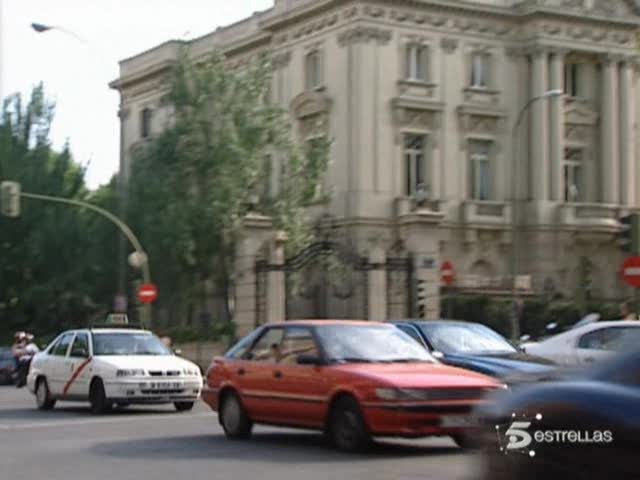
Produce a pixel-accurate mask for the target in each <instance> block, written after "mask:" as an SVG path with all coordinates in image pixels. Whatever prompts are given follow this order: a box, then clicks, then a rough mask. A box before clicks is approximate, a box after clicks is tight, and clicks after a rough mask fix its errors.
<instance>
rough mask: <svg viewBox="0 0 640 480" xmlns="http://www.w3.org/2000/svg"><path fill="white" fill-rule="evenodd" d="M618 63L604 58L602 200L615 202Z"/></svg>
mask: <svg viewBox="0 0 640 480" xmlns="http://www.w3.org/2000/svg"><path fill="white" fill-rule="evenodd" d="M617 93H618V64H617V62H616V61H615V60H614V58H613V57H612V56H609V55H607V56H604V57H603V59H602V112H601V122H600V125H601V127H600V128H601V130H600V143H601V148H600V152H601V155H600V175H601V178H602V195H601V200H602V201H603V202H604V203H612V204H615V203H617V202H618V199H619V198H620V197H619V194H618V187H619V172H620V169H619V158H618V147H619V143H620V141H619V136H618V117H617V111H618V110H617V104H618V102H617Z"/></svg>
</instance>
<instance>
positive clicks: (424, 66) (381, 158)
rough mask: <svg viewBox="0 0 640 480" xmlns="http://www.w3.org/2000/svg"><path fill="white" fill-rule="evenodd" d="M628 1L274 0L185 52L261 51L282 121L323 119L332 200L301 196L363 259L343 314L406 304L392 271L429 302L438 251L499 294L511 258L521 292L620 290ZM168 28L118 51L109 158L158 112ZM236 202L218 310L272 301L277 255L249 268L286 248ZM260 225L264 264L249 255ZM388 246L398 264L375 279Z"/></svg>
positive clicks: (637, 11) (152, 126) (633, 108)
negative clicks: (147, 46) (242, 226)
mask: <svg viewBox="0 0 640 480" xmlns="http://www.w3.org/2000/svg"><path fill="white" fill-rule="evenodd" d="M639 15H640V6H639V5H638V2H634V1H626V0H606V1H605V0H393V1H392V0H276V1H275V5H274V6H273V8H271V9H269V10H267V11H264V12H258V13H255V14H254V15H253V16H252V17H250V18H247V19H246V20H243V21H241V22H239V23H236V24H234V25H231V26H228V27H225V28H219V29H217V30H216V31H214V32H212V33H210V34H208V35H206V36H203V37H201V38H197V39H195V40H192V41H190V42H189V43H190V48H191V52H192V53H193V55H195V56H197V55H200V54H205V53H206V52H208V51H211V49H214V48H218V49H221V50H223V51H224V52H225V53H226V55H227V56H228V59H229V62H230V64H231V65H232V66H234V65H241V64H242V63H243V62H247V61H248V60H249V59H250V58H251V57H252V56H254V55H256V54H257V53H259V52H269V53H270V54H271V55H272V58H273V63H274V69H275V71H274V76H273V85H272V90H271V97H272V98H271V100H272V101H273V102H277V103H278V104H280V105H281V106H283V107H284V108H286V109H288V110H289V111H290V112H291V115H292V117H293V118H294V121H295V124H296V128H297V132H296V133H297V135H299V137H300V139H301V141H307V140H310V139H313V138H314V136H316V135H322V134H328V135H329V136H330V137H331V138H332V140H333V145H332V152H331V155H332V163H331V165H330V168H329V171H328V172H327V175H326V179H325V185H324V187H325V188H326V189H327V191H329V192H331V194H332V196H331V198H332V200H331V202H330V204H329V205H327V206H326V207H324V208H320V209H319V210H318V212H317V213H318V216H319V218H322V219H323V222H324V224H325V225H331V226H332V227H333V230H332V231H333V233H332V234H331V235H329V237H328V238H329V240H330V242H326V243H325V248H324V250H327V249H329V250H330V249H331V248H332V247H331V245H336V244H340V245H342V246H345V245H348V249H349V250H350V251H351V252H354V253H355V255H356V257H357V258H359V259H360V260H362V259H364V264H365V268H363V269H362V270H363V271H362V275H363V276H364V277H363V278H365V277H366V280H367V281H366V282H365V283H364V285H366V287H365V290H366V291H365V292H364V293H363V294H362V295H364V296H365V297H366V298H365V301H364V303H363V305H365V307H363V308H364V310H362V309H360V310H358V309H356V312H358V314H356V315H355V316H362V315H364V316H368V317H369V318H375V319H385V318H388V317H390V316H399V315H409V314H414V313H415V312H413V311H412V307H411V300H409V306H408V307H407V308H404V306H403V305H404V301H403V300H398V298H399V297H397V298H395V297H393V295H399V296H401V295H402V294H403V293H402V292H403V291H404V292H408V291H410V290H411V288H409V285H410V283H406V282H405V280H406V279H407V278H408V279H409V281H413V282H414V283H415V281H416V280H422V281H423V282H424V285H425V288H426V297H427V300H428V301H427V309H426V310H427V316H429V317H435V316H437V315H438V314H439V311H438V310H439V296H438V295H439V287H440V285H439V278H440V273H439V265H441V263H442V262H443V261H445V260H448V261H450V262H451V263H453V265H454V268H455V271H456V278H457V283H456V287H455V288H456V289H457V290H459V291H461V292H464V291H478V290H480V291H484V292H487V293H491V292H493V293H495V294H501V295H508V294H509V292H510V291H511V289H512V286H513V282H514V279H513V277H512V273H513V272H515V273H517V274H518V276H519V282H520V284H521V285H520V286H521V287H522V289H523V290H525V291H526V293H527V294H531V295H535V294H540V293H542V292H543V291H547V292H551V291H556V292H561V293H563V294H565V295H567V296H572V295H574V294H576V292H577V290H579V289H580V288H587V289H588V290H589V292H590V295H592V296H593V297H594V298H602V299H619V298H622V297H624V296H626V295H628V294H629V293H630V292H629V291H627V290H626V287H624V286H623V285H622V284H621V282H620V280H619V277H618V274H617V271H618V268H619V265H620V263H621V261H622V259H623V254H622V253H621V252H620V250H619V248H617V245H616V241H615V240H616V234H618V233H619V232H620V228H621V226H620V223H619V218H620V216H621V215H623V214H626V213H628V212H629V211H632V210H634V209H637V208H638V206H639V204H640V181H639V180H638V179H640V158H639V155H640V145H638V137H637V135H636V132H637V128H638V125H637V118H638V115H639V114H640V112H639V111H638V109H639V105H640V102H639V101H638V98H637V96H638V95H637V91H638V82H639V75H638V66H639V65H640V64H639V62H638V58H637V56H636V54H637V53H636V51H637V36H636V34H637V31H638V25H639V23H640V16H639ZM181 45H182V42H180V41H168V42H166V43H164V44H162V45H159V46H157V47H155V48H153V49H151V50H149V51H146V52H143V53H141V54H139V55H137V56H135V57H132V58H129V59H126V60H124V61H122V62H121V74H120V78H119V79H117V80H116V81H114V82H113V84H112V87H113V88H115V89H118V90H119V91H120V93H121V99H122V103H121V122H122V134H123V153H122V170H123V172H124V175H125V176H126V175H127V171H128V166H129V161H130V151H131V148H133V147H134V146H135V145H136V144H137V143H138V142H140V141H144V139H145V138H147V137H149V136H151V135H153V133H154V132H157V131H158V130H159V129H162V128H163V125H164V124H165V123H164V122H166V121H167V120H168V118H169V112H168V109H167V107H166V106H165V105H163V103H162V100H161V99H162V94H163V92H162V86H163V79H164V78H165V76H166V74H167V72H168V71H169V69H170V67H171V65H172V62H173V61H174V60H175V58H176V55H177V53H178V51H179V48H180V46H181ZM557 89H561V90H562V91H563V92H564V95H563V96H550V97H548V98H544V99H541V100H539V101H536V102H534V103H533V104H532V105H531V106H530V108H529V109H528V110H526V114H525V116H524V117H523V118H524V122H523V123H522V125H521V128H520V129H519V130H518V131H517V132H514V128H513V127H514V124H515V122H516V118H517V116H518V112H519V111H520V110H521V109H522V108H523V107H524V106H525V104H527V102H528V101H529V100H530V99H532V98H534V97H537V96H541V95H543V94H545V92H548V91H550V90H557ZM514 139H516V140H515V141H514ZM514 159H517V160H518V161H517V164H518V165H519V168H518V169H515V168H514V166H515V165H516V162H515V161H514ZM273 161H274V162H275V163H276V164H277V162H278V159H277V158H274V159H273ZM273 170H274V171H277V165H276V168H274V169H273ZM514 177H517V181H514ZM271 181H272V188H274V189H277V188H278V178H277V177H275V176H274V178H272V179H271ZM514 195H515V196H516V197H517V201H515V202H514V201H513V199H514ZM514 220H515V221H516V224H517V228H514ZM247 222H248V223H247V228H248V231H247V235H248V236H247V240H246V242H245V243H246V245H243V246H242V251H243V252H244V253H245V255H244V256H241V258H240V259H239V265H243V267H242V269H241V270H242V272H244V273H243V275H241V276H240V277H239V278H238V281H237V282H238V283H237V289H236V293H237V298H238V300H239V303H238V309H239V310H238V315H240V316H242V318H243V320H242V322H243V323H244V324H246V325H249V324H252V323H254V322H256V321H257V320H260V319H261V318H266V319H277V318H281V317H284V316H291V314H288V313H287V312H288V311H289V309H290V307H289V306H288V305H284V304H283V300H281V298H282V296H286V295H287V294H288V293H289V292H288V287H286V285H285V283H286V282H285V280H284V277H285V276H286V271H287V269H269V268H268V265H271V264H272V263H273V262H276V263H278V262H280V263H286V262H287V261H288V260H287V259H284V258H282V252H281V244H282V241H284V239H280V240H278V239H274V237H273V235H272V232H271V230H270V223H269V221H268V219H265V218H261V217H257V216H256V217H252V218H251V219H248V221H247ZM514 232H519V233H518V234H517V235H514ZM514 239H516V240H517V241H516V242H515V243H514ZM265 241H266V242H267V243H268V244H269V245H270V246H271V247H270V250H269V251H270V253H269V255H268V257H265V258H263V265H267V267H266V268H264V269H263V270H261V269H259V268H258V269H253V268H252V266H253V265H254V263H255V262H256V260H260V258H257V257H256V255H257V252H262V251H263V249H262V247H263V244H264V242H265ZM329 244H331V245H329ZM322 250H323V249H322V248H319V250H318V251H322ZM514 251H515V252H516V254H517V258H518V261H517V262H516V263H515V267H514V266H513V264H512V259H513V258H514V257H513V253H514ZM338 258H342V259H344V256H341V255H338ZM399 259H410V260H409V262H410V263H411V267H410V270H411V272H410V274H407V275H408V276H405V277H403V280H401V281H400V283H397V282H396V283H397V284H395V285H392V284H391V283H393V282H394V280H392V278H393V273H394V272H393V270H394V268H393V267H390V265H391V263H393V262H390V260H393V261H395V262H396V263H395V264H396V265H403V264H402V262H400V263H398V262H397V261H398V260H399ZM402 268H404V267H398V271H400V270H402ZM261 272H263V273H264V275H265V276H266V277H268V280H266V281H265V282H266V283H265V284H264V285H262V284H261V282H260V279H259V278H258V277H260V275H261V274H262V273H261ZM589 272H591V273H589ZM350 278H351V277H350ZM354 278H355V277H354ZM390 282H391V283H390ZM356 283H357V280H356ZM283 285H284V286H283ZM274 289H275V290H274ZM394 289H395V290H396V293H395V294H394V293H393V292H392V290H394ZM261 291H262V293H261ZM274 292H275V293H274ZM261 295H262V296H261ZM253 298H257V301H253ZM394 298H395V299H394ZM274 299H275V300H274ZM263 300H264V302H263V303H265V305H266V306H265V305H262V304H261V302H262V301H263ZM285 301H286V300H285ZM394 302H395V303H394ZM261 305H262V306H261ZM394 305H395V307H394ZM399 305H400V306H399ZM396 307H397V308H396ZM394 308H395V310H394ZM263 310H264V312H263ZM261 312H262V313H261ZM331 313H332V312H331V311H328V312H324V314H326V315H328V316H329V315H331ZM316 314H318V313H317V309H316ZM322 314H323V312H320V315H322ZM340 315H341V316H350V315H349V314H348V312H342V313H341V314H340Z"/></svg>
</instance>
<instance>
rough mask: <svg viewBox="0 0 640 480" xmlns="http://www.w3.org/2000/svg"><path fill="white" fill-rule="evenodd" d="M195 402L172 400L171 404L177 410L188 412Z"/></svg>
mask: <svg viewBox="0 0 640 480" xmlns="http://www.w3.org/2000/svg"><path fill="white" fill-rule="evenodd" d="M194 405H195V402H174V403H173V406H174V407H176V410H177V411H178V412H188V411H189V410H193V406H194Z"/></svg>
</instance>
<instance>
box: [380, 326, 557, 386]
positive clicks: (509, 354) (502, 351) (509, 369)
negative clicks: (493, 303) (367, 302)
mask: <svg viewBox="0 0 640 480" xmlns="http://www.w3.org/2000/svg"><path fill="white" fill-rule="evenodd" d="M393 323H394V324H395V325H396V327H398V328H399V329H401V330H402V331H403V332H405V333H407V334H408V335H410V336H411V337H412V338H413V339H414V340H416V341H417V342H418V343H420V344H421V345H422V346H423V347H424V348H426V349H427V350H429V352H430V353H431V355H433V356H434V357H435V358H437V359H439V360H440V361H441V362H442V363H445V364H447V365H453V366H455V367H460V368H465V369H467V370H473V371H476V372H479V373H484V374H485V375H490V376H492V377H496V378H500V379H501V380H503V381H505V382H506V383H508V384H514V383H525V382H530V381H539V380H545V379H550V378H552V377H553V375H554V373H555V371H556V368H555V365H554V363H553V362H551V361H549V360H545V359H543V358H539V357H535V356H533V355H528V354H526V353H524V352H523V351H521V350H519V349H518V348H516V347H514V346H513V345H512V344H511V343H509V342H508V341H507V340H506V339H505V338H504V337H503V336H501V335H500V334H499V333H497V332H495V331H493V330H491V329H490V328H489V327H486V326H485V325H481V324H479V323H470V322H462V321H454V320H399V321H395V322H393Z"/></svg>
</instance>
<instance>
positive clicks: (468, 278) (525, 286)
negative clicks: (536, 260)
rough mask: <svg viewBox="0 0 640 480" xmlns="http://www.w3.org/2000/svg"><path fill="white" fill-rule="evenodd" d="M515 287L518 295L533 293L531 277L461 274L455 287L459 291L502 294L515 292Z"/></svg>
mask: <svg viewBox="0 0 640 480" xmlns="http://www.w3.org/2000/svg"><path fill="white" fill-rule="evenodd" d="M514 287H515V289H516V291H517V292H518V293H532V292H533V284H532V277H531V275H517V276H516V277H513V276H508V275H504V276H494V277H490V276H486V275H474V274H461V275H458V276H457V278H456V282H455V285H454V288H456V289H458V290H473V291H476V290H478V291H486V292H496V293H498V292H502V293H505V294H506V293H510V292H513V289H514Z"/></svg>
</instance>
